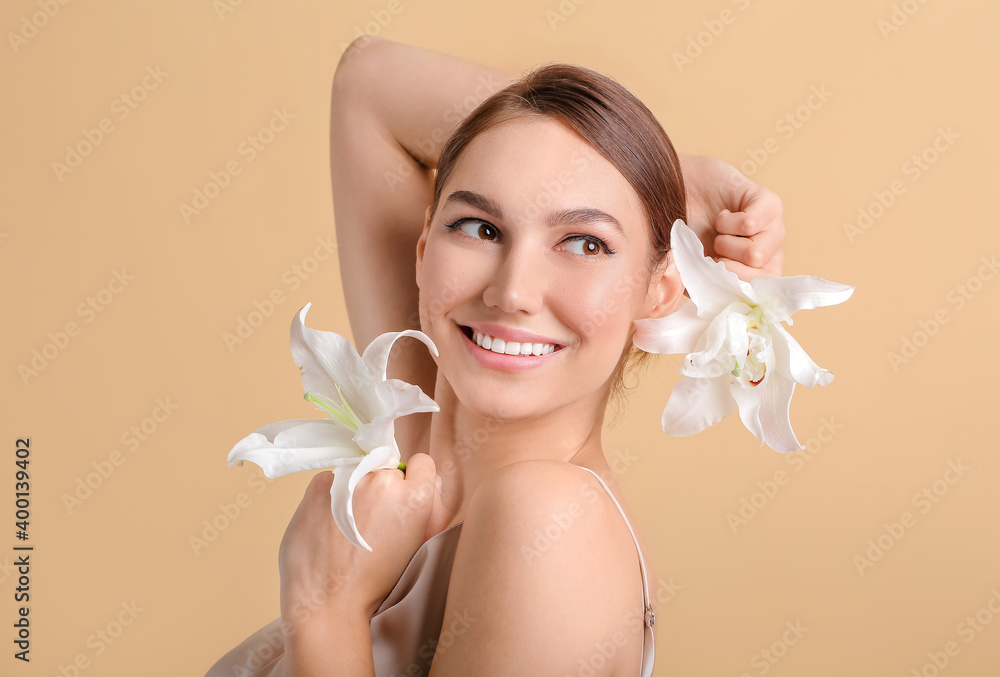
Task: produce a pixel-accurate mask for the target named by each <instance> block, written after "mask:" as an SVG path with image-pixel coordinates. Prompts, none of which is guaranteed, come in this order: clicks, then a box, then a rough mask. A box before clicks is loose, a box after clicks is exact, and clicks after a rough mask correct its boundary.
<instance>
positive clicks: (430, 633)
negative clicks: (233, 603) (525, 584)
mask: <svg viewBox="0 0 1000 677" xmlns="http://www.w3.org/2000/svg"><path fill="white" fill-rule="evenodd" d="M580 467H583V466H580ZM584 470H587V471H588V472H590V473H591V474H592V475H593V476H594V477H596V478H597V480H598V481H599V482H600V483H601V486H603V487H604V489H605V491H607V492H608V495H609V496H611V500H612V502H614V504H615V507H617V508H618V511H619V512H621V515H622V517H623V518H624V519H625V524H626V525H627V526H628V529H629V532H630V533H631V534H632V539H633V540H634V541H635V544H636V550H637V551H638V552H639V568H640V571H641V573H642V599H643V604H644V606H645V609H644V618H645V625H644V628H643V630H644V636H643V645H642V661H641V672H640V677H651V675H652V674H653V611H652V608H651V606H650V602H649V584H648V581H647V580H646V564H645V562H644V561H643V558H642V550H641V549H640V548H639V542H638V540H637V539H636V536H635V531H633V529H632V525H631V524H629V523H628V518H627V517H625V512H624V510H622V507H621V505H620V504H619V503H618V500H617V499H616V498H615V496H614V494H612V493H611V490H610V489H609V488H608V485H607V484H605V482H604V480H603V479H601V477H600V475H598V474H597V473H595V472H594V471H593V470H591V469H590V468H584ZM461 531H462V522H458V523H457V524H453V525H452V526H450V527H448V528H447V529H445V530H444V531H442V532H440V533H438V534H435V535H434V536H432V537H431V538H429V539H428V540H427V541H426V542H425V543H424V544H423V545H422V546H420V549H418V550H417V552H416V554H414V555H413V559H411V560H410V563H409V564H408V565H407V566H406V570H405V571H403V575H402V576H401V577H400V579H399V581H398V582H397V583H396V587H394V588H393V589H392V592H390V593H389V596H388V597H386V598H385V601H384V602H382V605H381V606H380V607H379V608H378V610H377V611H376V612H375V615H374V616H373V617H372V620H371V635H372V655H373V657H374V660H375V674H376V676H377V677H396V676H401V675H405V676H406V677H421V676H424V677H425V676H426V675H427V674H428V673H429V672H430V666H431V659H432V658H433V657H434V648H435V646H436V645H437V641H438V637H439V636H440V634H441V626H442V623H443V621H444V606H445V601H446V598H447V596H448V581H449V580H450V578H451V567H452V563H453V562H454V559H455V550H456V548H457V547H458V539H459V536H460V535H461ZM283 654H284V645H283V641H282V634H281V619H280V618H277V619H275V620H274V621H272V622H271V623H269V624H268V625H266V626H264V627H263V628H261V629H260V630H258V631H257V632H255V633H254V634H252V635H251V636H250V637H248V638H247V639H246V640H245V641H244V642H242V643H241V644H240V645H239V646H237V647H236V648H235V649H233V650H232V651H230V652H229V653H227V654H226V655H225V656H223V657H222V658H220V659H219V660H218V662H216V664H215V665H213V666H212V667H211V669H209V671H208V672H207V673H206V674H205V677H280V676H281V672H282V656H283Z"/></svg>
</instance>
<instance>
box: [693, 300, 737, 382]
mask: <svg viewBox="0 0 1000 677" xmlns="http://www.w3.org/2000/svg"><path fill="white" fill-rule="evenodd" d="M749 311H750V307H749V306H748V305H746V304H745V303H743V302H742V301H734V302H732V303H730V304H729V305H727V306H726V307H725V308H724V309H723V310H722V311H721V312H720V313H719V314H718V315H716V316H715V317H714V318H712V321H711V322H710V323H709V325H708V330H707V331H706V332H705V337H704V344H702V343H701V342H699V344H698V347H699V350H698V352H693V353H690V354H689V355H688V356H687V358H686V359H685V360H684V365H683V366H682V367H681V373H682V374H684V375H685V376H691V377H692V378H714V377H716V376H722V375H723V374H725V373H727V372H729V371H730V370H732V368H733V365H732V363H730V362H729V360H728V359H723V360H720V359H719V358H720V357H726V354H722V355H720V353H721V352H722V349H723V345H724V344H726V343H727V341H726V337H727V335H728V334H729V326H730V325H729V323H730V318H732V316H734V315H736V316H742V315H745V314H746V313H747V312H749ZM735 320H736V321H737V322H741V323H742V325H743V334H744V335H745V334H746V322H745V321H744V320H740V318H739V317H736V318H735ZM744 354H745V353H744Z"/></svg>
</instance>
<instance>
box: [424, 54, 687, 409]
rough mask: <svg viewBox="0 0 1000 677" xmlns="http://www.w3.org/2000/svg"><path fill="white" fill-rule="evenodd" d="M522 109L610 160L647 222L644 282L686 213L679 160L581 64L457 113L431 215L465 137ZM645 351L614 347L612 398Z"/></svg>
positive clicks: (527, 79) (625, 94)
mask: <svg viewBox="0 0 1000 677" xmlns="http://www.w3.org/2000/svg"><path fill="white" fill-rule="evenodd" d="M530 115H539V116H544V117H548V118H552V119H554V120H556V121H558V122H560V123H561V124H563V125H564V126H566V127H568V128H569V129H571V130H572V131H574V132H575V133H576V134H578V135H579V136H580V137H581V138H582V139H583V140H584V141H586V142H587V143H588V144H589V145H590V146H591V147H592V148H594V149H595V150H596V151H597V152H599V153H600V154H601V155H602V156H604V158H605V159H606V160H608V162H610V163H611V164H612V165H614V166H615V168H616V169H617V170H618V171H619V172H621V174H622V176H624V177H625V179H626V180H627V181H628V182H629V184H630V185H631V186H632V189H633V190H635V192H636V194H638V196H639V200H640V201H641V202H642V206H643V211H644V212H645V216H646V220H647V222H648V223H649V244H650V251H649V257H648V260H647V266H646V285H648V284H649V280H650V279H651V276H652V274H653V272H654V270H656V269H657V268H658V267H659V266H660V265H661V264H662V263H664V262H665V259H666V255H667V251H669V249H670V227H671V224H673V222H674V221H675V220H676V219H685V218H686V207H685V200H684V180H683V179H682V178H681V170H680V163H679V161H678V160H677V154H676V153H675V152H674V147H673V145H672V144H671V143H670V139H669V138H668V137H667V133H666V132H665V131H664V130H663V127H662V126H660V123H659V122H658V121H657V120H656V118H655V117H654V116H653V114H652V113H651V112H650V110H649V109H648V108H646V106H645V105H644V104H643V103H642V102H641V101H639V99H637V98H636V97H635V95H633V94H632V93H631V92H629V91H628V90H627V89H625V88H624V87H623V86H622V85H621V84H619V83H618V82H616V81H615V80H613V79H611V78H609V77H607V76H606V75H602V74H600V73H597V72H595V71H592V70H590V69H588V68H583V67H581V66H573V65H570V64H550V65H546V66H540V67H538V68H536V69H535V70H533V71H531V72H529V73H528V74H527V75H525V76H524V77H522V78H521V79H520V80H517V81H516V82H513V83H511V84H510V85H508V86H507V87H505V88H504V89H502V90H500V91H499V92H497V93H495V94H494V95H492V96H491V97H489V98H488V99H486V100H485V101H483V102H482V103H481V104H480V105H479V107H478V108H476V109H475V110H474V111H473V112H472V113H471V114H470V115H469V116H468V117H467V118H465V120H463V121H462V123H461V124H460V125H459V126H458V129H456V130H455V132H454V134H452V136H451V138H450V139H448V142H447V143H446V144H445V146H444V148H443V149H442V151H441V157H440V159H439V161H438V167H437V174H436V176H435V178H434V198H433V202H432V205H431V215H432V217H433V214H434V213H435V212H436V211H437V207H438V202H439V200H440V199H441V191H442V189H443V187H444V184H445V182H446V181H447V180H448V177H449V175H450V174H451V172H452V170H453V169H454V167H455V165H456V163H457V162H458V159H459V158H460V157H461V155H462V153H463V152H464V151H465V149H466V148H467V147H468V145H469V143H470V142H471V141H472V140H473V139H474V138H475V137H476V136H478V135H479V134H481V133H483V132H485V131H486V130H488V129H490V128H492V127H494V126H496V125H499V124H501V123H503V122H507V121H508V120H513V119H515V118H522V117H525V116H530ZM648 356H649V354H648V353H646V352H644V351H642V350H639V349H638V348H636V347H635V346H631V345H630V346H629V348H627V349H626V350H624V351H623V352H622V359H621V360H619V362H618V367H617V368H616V370H615V374H614V376H613V377H612V385H611V392H612V394H613V396H614V398H615V400H616V401H617V400H618V399H619V398H621V397H622V396H623V391H625V390H627V388H626V387H625V385H624V376H625V372H626V371H631V370H633V369H634V368H636V367H639V366H640V365H642V364H644V363H645V362H646V359H647V358H648Z"/></svg>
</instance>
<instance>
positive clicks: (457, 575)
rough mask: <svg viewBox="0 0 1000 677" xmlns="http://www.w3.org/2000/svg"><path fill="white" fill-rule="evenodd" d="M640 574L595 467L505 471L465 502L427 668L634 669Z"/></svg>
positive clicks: (446, 671) (437, 672)
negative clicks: (437, 634) (442, 612)
mask: <svg viewBox="0 0 1000 677" xmlns="http://www.w3.org/2000/svg"><path fill="white" fill-rule="evenodd" d="M640 581H641V579H640V576H639V568H638V564H637V554H636V549H635V544H634V542H633V541H632V538H631V535H630V534H629V531H628V528H627V527H626V526H625V523H624V520H623V519H622V516H621V514H620V513H619V512H618V509H617V508H616V507H615V505H614V503H613V502H612V501H611V499H610V497H609V496H608V494H607V492H606V491H605V490H604V488H603V487H601V485H600V483H599V482H598V481H597V479H596V478H595V477H594V476H593V475H592V474H591V473H589V472H588V471H586V470H584V469H583V468H580V467H578V466H575V465H571V464H568V463H563V462H559V461H547V460H532V461H522V462H518V463H514V464H511V465H509V466H506V467H504V468H503V469H501V470H500V471H498V472H496V473H494V475H492V476H491V477H490V478H489V479H488V480H487V481H486V482H484V483H483V485H481V486H480V487H479V488H478V489H477V490H476V493H475V495H474V496H473V498H472V500H471V502H470V504H469V508H468V512H467V514H466V518H465V522H464V524H463V526H462V535H461V539H460V540H459V545H458V550H457V552H456V555H455V563H454V566H453V568H452V575H451V581H450V583H449V589H448V601H447V604H446V607H445V619H444V624H443V628H442V636H441V638H440V641H439V645H438V650H437V653H436V654H435V657H434V664H433V669H432V671H431V674H432V675H434V676H435V677H441V676H443V675H458V674H469V673H468V670H470V669H471V667H472V666H476V668H477V669H476V671H475V672H476V674H480V675H494V674H495V675H501V674H504V675H509V674H518V675H553V674H567V673H569V674H575V673H577V672H578V671H579V670H581V668H582V666H583V665H588V666H590V668H591V669H592V670H593V674H595V675H614V674H619V673H620V672H622V671H625V672H628V671H630V670H631V667H630V666H634V667H635V672H638V660H639V651H640V647H641V635H642V632H641V620H640V619H641V613H639V612H640V611H641V608H642V591H641V587H640ZM459 621H461V622H459ZM455 628H461V632H458V631H457V630H455V631H453V632H452V631H451V630H450V629H455ZM636 633H638V639H637V634H636ZM609 647H610V654H611V655H609ZM598 655H599V658H600V660H599V661H596V662H597V663H598V665H597V669H594V663H595V661H594V660H593V659H594V657H595V656H598ZM581 661H582V662H581Z"/></svg>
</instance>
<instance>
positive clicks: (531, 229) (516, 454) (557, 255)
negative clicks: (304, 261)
mask: <svg viewBox="0 0 1000 677" xmlns="http://www.w3.org/2000/svg"><path fill="white" fill-rule="evenodd" d="M508 85H509V86H508ZM498 90H502V91H499V93H497V94H495V95H494V92H497V91H498ZM487 97H489V98H487ZM484 100H485V101H484ZM480 103H482V105H479V104H480ZM476 106H479V107H478V108H476V110H475V112H473V113H472V114H471V115H469V113H470V112H472V109H473V108H475V107H476ZM331 117H332V125H331V158H332V161H331V166H332V175H333V193H334V207H335V217H336V223H337V238H338V246H339V251H340V262H341V270H342V276H343V284H344V290H345V294H346V297H347V308H348V313H349V316H350V320H351V327H352V332H353V335H354V340H355V344H356V345H357V346H358V347H359V348H362V347H364V346H365V345H367V344H368V343H369V342H370V341H371V340H372V339H373V338H375V337H376V336H377V335H379V334H381V333H383V332H387V331H399V330H402V329H408V328H419V329H420V330H422V331H423V332H425V333H426V334H427V335H428V336H429V337H430V338H431V339H433V340H434V342H435V344H436V345H437V348H438V350H439V355H438V357H437V358H436V359H435V358H433V357H431V356H430V355H429V353H427V351H426V350H425V349H424V348H423V346H420V345H419V344H418V343H417V342H415V341H414V342H410V343H412V344H413V346H406V347H405V348H403V349H400V350H398V351H397V352H396V354H395V355H394V358H393V361H392V363H391V366H390V369H391V372H392V375H393V376H394V377H396V378H400V379H402V380H404V381H407V382H410V383H414V384H417V385H419V386H420V387H421V388H422V389H423V390H424V392H426V393H427V394H428V395H430V396H431V397H433V398H434V399H435V400H436V401H437V403H438V404H439V405H440V408H441V410H440V412H438V413H436V414H433V415H427V414H420V415H413V416H410V417H407V418H404V419H400V420H398V421H397V423H396V439H397V441H398V443H399V447H400V449H401V451H402V454H403V457H404V461H405V462H406V464H407V470H406V473H405V475H404V473H402V472H399V471H397V470H385V471H378V472H374V473H371V474H370V475H369V476H366V477H365V478H364V479H363V480H362V482H361V483H360V484H359V485H358V487H357V490H356V492H355V494H354V512H355V517H356V521H357V524H358V528H359V530H360V531H361V532H362V533H363V534H364V535H365V538H366V540H367V541H368V543H369V544H370V545H371V546H372V552H368V551H365V550H362V549H361V548H358V547H355V546H353V545H352V544H351V543H349V542H348V541H347V540H346V538H345V537H344V536H343V534H341V533H340V531H339V530H338V528H337V527H336V525H335V524H334V521H333V518H332V516H331V513H330V496H329V490H330V485H331V483H332V477H333V475H332V474H331V473H329V472H323V473H320V474H318V475H317V476H316V477H315V478H314V479H313V481H312V482H311V484H310V485H309V487H308V489H307V490H306V493H305V496H304V498H303V500H302V503H301V504H300V505H299V508H298V510H297V511H296V513H295V515H294V516H293V518H292V520H291V523H290V524H289V526H288V529H287V531H286V533H285V537H284V539H283V541H282V544H281V550H280V555H279V568H280V572H281V618H280V619H278V620H276V621H275V622H274V623H272V624H271V625H269V626H268V627H266V628H264V629H262V630H261V631H259V632H258V633H256V634H255V635H254V636H252V637H251V638H249V639H248V640H247V641H246V642H244V643H243V644H241V645H240V646H239V647H237V648H236V649H234V650H233V651H231V652H230V653H229V654H227V656H225V657H224V658H223V659H222V660H220V661H219V662H218V663H217V664H216V665H215V666H214V667H213V668H212V670H211V671H210V672H209V675H212V676H215V675H224V674H225V675H230V674H240V675H251V674H252V675H258V676H260V675H275V676H276V675H310V676H312V675H351V676H368V675H379V676H380V677H381V676H382V675H385V676H390V675H406V676H411V675H412V676H416V675H428V674H429V675H432V676H434V677H446V676H447V677H451V676H459V675H463V676H464V675H521V676H524V675H538V676H546V677H548V676H551V675H609V676H610V675H628V676H630V677H631V676H634V675H646V676H648V675H649V674H651V671H652V665H653V634H652V629H653V626H654V623H655V611H656V609H655V599H654V598H653V597H652V596H651V594H650V590H651V588H652V589H654V590H655V587H656V586H655V581H656V578H655V573H654V571H653V569H652V567H651V566H650V565H649V558H648V557H646V556H644V553H643V551H642V547H641V544H640V543H639V541H638V539H637V537H636V535H635V533H634V531H633V529H632V527H631V526H630V523H629V520H628V517H627V514H626V511H625V510H624V508H623V506H624V500H623V498H622V496H621V493H620V491H619V489H618V487H617V485H616V483H615V480H614V475H613V473H612V472H611V470H610V468H609V466H608V464H607V462H606V461H605V459H604V455H603V452H602V449H601V428H602V424H603V421H604V416H605V410H606V408H607V406H608V402H609V400H610V399H611V398H612V396H617V395H618V394H620V390H621V375H622V373H623V372H624V371H625V370H626V369H627V368H628V367H629V364H630V363H634V362H635V361H636V359H637V358H640V359H641V356H640V355H639V354H638V353H639V351H637V350H636V349H634V348H633V347H632V344H631V337H632V333H633V326H632V322H633V321H634V320H637V319H640V318H644V317H662V316H664V315H667V314H669V313H671V312H672V311H674V310H675V309H677V308H678V307H679V306H680V303H681V302H682V300H683V287H682V285H681V283H680V280H679V279H678V275H677V271H676V268H675V267H674V265H673V262H672V260H671V257H670V256H669V253H668V249H669V241H670V240H669V229H670V224H671V223H673V221H674V220H675V219H677V218H683V219H685V220H686V221H687V222H688V223H689V225H691V226H692V227H693V228H694V229H695V231H696V232H698V233H699V235H700V237H701V239H702V240H703V242H704V243H705V245H706V251H707V252H708V253H709V254H713V255H715V256H716V257H718V258H722V259H724V260H726V262H727V265H728V266H730V268H731V269H733V270H735V271H736V272H737V274H739V275H740V276H741V277H743V278H744V279H749V278H750V277H753V276H755V275H763V274H780V268H781V257H782V253H781V249H780V246H781V242H782V239H783V237H784V226H783V224H782V221H781V205H780V201H779V200H778V199H777V198H776V197H775V196H774V195H773V193H770V192H769V191H767V190H766V189H763V188H760V187H758V186H756V185H754V184H753V183H751V182H750V181H749V180H747V179H746V178H745V177H743V176H742V175H741V174H739V173H738V172H736V170H734V169H733V168H731V167H729V166H728V165H725V164H724V163H722V162H719V161H717V160H712V159H709V158H697V157H690V156H685V155H681V156H680V158H679V159H678V156H677V155H676V154H675V152H674V149H673V147H672V146H671V144H670V141H669V140H668V138H667V136H666V134H665V133H664V132H663V130H662V128H661V127H660V125H659V124H658V123H657V122H656V120H655V118H654V117H653V116H652V114H651V113H650V112H649V111H648V110H647V109H646V108H645V107H644V106H643V105H642V104H641V103H640V102H639V101H638V100H637V99H635V97H633V96H632V95H631V94H629V93H628V92H627V91H626V90H625V89H624V88H622V87H621V86H620V85H618V84H617V83H615V82H614V81H613V80H611V79H609V78H606V77H604V76H601V75H599V74H597V73H594V72H592V71H589V70H587V69H582V68H578V67H574V66H565V65H555V66H548V67H543V68H540V69H537V70H536V71H534V72H533V73H530V74H528V75H527V76H525V77H524V78H523V79H520V80H517V79H515V78H514V77H513V76H511V75H509V74H506V73H503V72H499V71H495V70H492V69H489V68H485V67H482V66H477V65H474V64H470V63H468V62H464V61H461V60H458V59H454V58H451V57H447V56H444V55H441V54H436V53H433V52H429V51H425V50H421V49H417V48H413V47H407V46H403V45H397V44H393V43H390V42H387V41H383V40H378V39H372V38H368V39H363V40H362V41H359V42H355V43H354V44H353V45H352V46H351V48H350V49H349V50H348V51H347V52H346V53H345V56H344V58H343V59H342V61H341V64H340V65H339V67H338V70H337V74H336V77H335V81H334V87H333V100H332V112H331ZM682 172H683V179H682ZM420 224H422V229H421V227H420ZM414 252H416V256H414ZM404 343H406V342H401V343H400V344H397V345H399V346H403V344H404ZM651 580H652V581H653V582H654V583H653V585H652V586H650V581H651ZM432 659H433V663H432Z"/></svg>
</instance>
